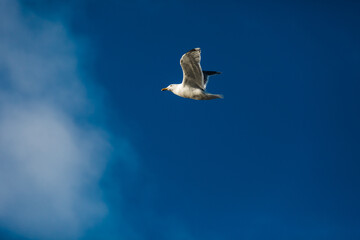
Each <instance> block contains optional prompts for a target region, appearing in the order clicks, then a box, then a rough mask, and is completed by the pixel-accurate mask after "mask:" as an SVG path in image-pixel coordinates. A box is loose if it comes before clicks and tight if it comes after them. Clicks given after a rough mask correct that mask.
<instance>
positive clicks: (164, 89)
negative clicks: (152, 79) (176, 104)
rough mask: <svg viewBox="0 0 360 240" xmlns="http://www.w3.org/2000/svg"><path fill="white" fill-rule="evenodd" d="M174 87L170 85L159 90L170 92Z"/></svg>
mask: <svg viewBox="0 0 360 240" xmlns="http://www.w3.org/2000/svg"><path fill="white" fill-rule="evenodd" d="M175 85H177V84H170V85H169V86H167V87H166V88H163V89H161V91H170V92H172V91H173V90H174V88H175Z"/></svg>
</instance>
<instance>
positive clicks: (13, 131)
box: [0, 0, 111, 239]
mask: <svg viewBox="0 0 360 240" xmlns="http://www.w3.org/2000/svg"><path fill="white" fill-rule="evenodd" d="M76 48H77V45H76V43H75V42H74V41H73V40H72V39H71V37H70V36H69V34H68V33H67V31H66V29H65V27H64V26H63V25H62V24H61V22H51V21H47V20H44V19H41V18H39V17H37V16H34V15H32V14H26V15H24V13H22V12H21V10H20V7H19V6H18V4H17V3H16V1H13V0H2V1H1V3H0V89H1V90H0V227H1V228H5V229H7V230H9V231H12V232H15V233H16V234H20V235H22V236H25V237H28V238H34V239H54V238H55V239H74V238H78V237H80V236H81V235H82V234H83V233H84V231H85V230H86V229H87V228H89V227H91V226H92V225H93V224H95V223H96V222H97V221H99V220H101V219H102V218H103V217H104V215H105V214H106V206H105V204H104V202H103V201H102V200H101V192H100V189H99V186H98V182H99V180H100V178H101V175H102V173H103V170H104V167H105V164H106V160H107V158H108V156H109V152H110V148H111V147H110V144H109V142H108V141H107V138H106V134H104V133H103V131H101V129H98V128H96V127H94V126H92V125H91V124H90V123H89V120H87V118H88V116H86V114H85V113H86V109H89V108H91V106H92V104H96V103H93V102H90V101H89V98H88V97H87V94H86V88H85V85H84V82H82V79H81V77H79V76H80V74H79V69H78V64H77V62H78V56H77V55H76ZM84 109H85V111H84Z"/></svg>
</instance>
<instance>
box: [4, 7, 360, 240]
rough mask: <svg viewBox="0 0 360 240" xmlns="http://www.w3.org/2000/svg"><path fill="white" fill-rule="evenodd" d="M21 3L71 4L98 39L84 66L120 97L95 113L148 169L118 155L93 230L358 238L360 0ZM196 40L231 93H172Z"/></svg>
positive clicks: (108, 235)
mask: <svg viewBox="0 0 360 240" xmlns="http://www.w3.org/2000/svg"><path fill="white" fill-rule="evenodd" d="M22 7H23V8H24V9H28V10H31V11H34V12H35V13H36V14H39V15H41V16H43V17H46V18H49V19H51V18H52V17H53V16H55V15H56V13H57V12H58V11H59V9H60V10H61V11H62V12H65V13H66V14H67V16H68V26H69V29H70V32H71V34H73V35H75V36H77V37H79V38H84V39H87V40H88V41H89V42H90V43H89V44H90V45H91V48H92V49H91V51H92V52H91V58H92V59H91V61H90V60H89V61H88V64H84V66H83V67H84V68H85V69H86V71H87V73H88V74H89V75H91V77H92V78H93V79H94V81H95V82H96V84H98V85H99V86H101V87H102V90H101V91H102V92H101V94H102V95H103V98H104V99H103V101H104V103H105V104H106V105H107V107H108V108H107V109H108V111H107V112H106V113H104V114H103V115H101V116H94V123H95V124H99V125H104V126H107V128H108V129H109V131H110V132H112V133H113V134H114V135H116V134H126V135H127V137H128V138H129V139H130V141H131V143H132V144H133V147H134V151H136V155H137V156H138V159H139V161H138V162H139V166H137V168H138V170H137V171H136V173H132V172H131V171H129V170H126V171H125V170H124V168H123V166H122V164H123V163H120V162H118V161H116V156H115V157H114V158H113V159H112V161H110V163H109V164H108V166H107V170H106V172H105V174H104V175H103V177H102V181H101V188H102V191H103V194H104V199H105V202H106V203H107V205H108V208H109V214H108V215H107V217H106V218H105V219H103V221H102V222H101V223H100V224H97V225H96V226H94V227H93V228H91V229H89V231H88V232H86V233H85V235H84V237H83V239H157V240H165V239H196V240H202V239H203V240H205V239H206V240H208V239H214V240H215V239H223V240H233V239H244V240H245V239H249V240H250V239H254V240H261V239H277V240H279V239H284V240H285V239H294V240H296V239H304V240H305V239H306V240H310V239H327V240H328V239H360V204H359V202H360V191H359V190H360V174H359V171H360V163H359V160H360V127H359V123H360V97H359V90H360V67H359V66H360V30H359V29H360V28H359V26H360V14H359V10H360V2H358V1H326V2H324V1H291V2H287V1H271V2H269V1H260V0H257V1H228V0H223V1H185V0H184V1H176V0H174V1H162V0H157V1H150V0H149V1H145V0H144V1H111V0H109V1H91V0H90V1H81V0H79V1H23V4H22ZM194 47H201V49H202V62H201V63H202V67H203V69H204V70H214V71H221V72H222V74H221V75H217V76H215V77H212V78H211V79H210V82H209V85H208V91H209V92H211V93H220V94H223V95H224V97H225V98H224V99H223V100H213V101H194V100H189V99H182V98H179V97H177V96H175V95H172V94H171V93H169V92H161V91H160V89H161V88H163V87H166V86H167V85H169V84H171V83H180V82H181V80H182V72H181V68H180V65H179V59H180V57H181V55H182V54H183V53H185V52H186V51H188V50H190V49H192V48H194ZM94 91H96V89H95V90H94ZM119 122H122V124H118V123H119ZM120 216H121V217H120ZM169 223H171V224H169ZM169 226H172V227H169ZM130 228H131V229H132V231H133V232H135V233H136V234H132V233H127V229H130ZM5 232H6V231H4V238H5V236H6V237H8V238H9V239H11V238H14V239H18V238H17V237H16V236H13V237H11V236H10V235H6V234H5ZM124 232H125V234H124ZM120 236H121V237H120ZM19 239H22V238H21V237H19Z"/></svg>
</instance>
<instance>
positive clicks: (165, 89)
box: [161, 88, 169, 91]
mask: <svg viewBox="0 0 360 240" xmlns="http://www.w3.org/2000/svg"><path fill="white" fill-rule="evenodd" d="M167 90H169V89H167V88H163V89H161V91H167Z"/></svg>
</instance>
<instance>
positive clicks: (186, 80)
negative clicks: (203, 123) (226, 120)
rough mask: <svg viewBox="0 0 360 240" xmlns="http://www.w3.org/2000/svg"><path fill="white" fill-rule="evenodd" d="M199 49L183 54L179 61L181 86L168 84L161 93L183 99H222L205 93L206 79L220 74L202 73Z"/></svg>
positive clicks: (218, 95)
mask: <svg viewBox="0 0 360 240" xmlns="http://www.w3.org/2000/svg"><path fill="white" fill-rule="evenodd" d="M200 53H201V50H200V48H194V49H191V50H190V51H188V52H187V53H185V54H184V55H183V56H182V57H181V59H180V65H181V68H182V70H183V81H182V83H181V84H170V85H169V86H167V87H166V88H163V89H161V91H170V92H172V93H174V94H175V95H178V96H180V97H183V98H191V99H195V100H211V99H216V98H223V96H222V95H220V94H211V93H207V92H205V89H206V85H207V82H208V78H209V76H211V75H216V74H220V72H215V71H202V70H201V66H200V59H201V56H200Z"/></svg>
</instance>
